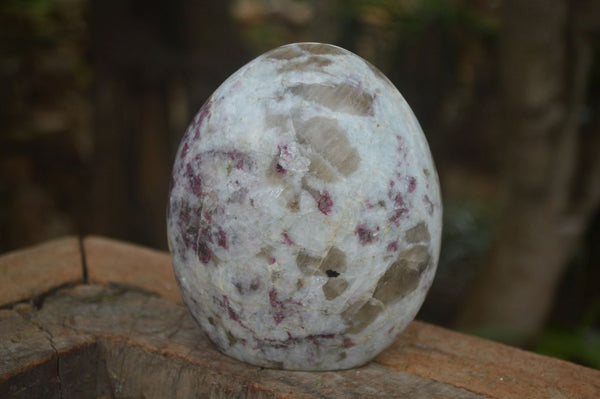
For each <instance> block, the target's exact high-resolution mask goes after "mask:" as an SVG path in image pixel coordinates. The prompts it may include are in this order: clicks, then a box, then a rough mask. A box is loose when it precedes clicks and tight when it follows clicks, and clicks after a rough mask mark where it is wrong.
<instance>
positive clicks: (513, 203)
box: [0, 0, 600, 368]
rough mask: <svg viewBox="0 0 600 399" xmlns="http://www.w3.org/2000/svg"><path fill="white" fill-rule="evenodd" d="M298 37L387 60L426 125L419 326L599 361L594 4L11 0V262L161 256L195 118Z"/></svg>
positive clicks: (5, 192) (2, 196) (5, 183)
mask: <svg viewBox="0 0 600 399" xmlns="http://www.w3.org/2000/svg"><path fill="white" fill-rule="evenodd" d="M298 41H318V42H327V43H333V44H337V45H339V46H342V47H344V48H347V49H349V50H351V51H353V52H355V53H356V54H358V55H360V56H362V57H363V58H365V59H367V60H369V61H371V62H372V63H373V64H375V65H376V66H378V67H379V69H381V70H382V71H383V72H384V73H385V74H386V75H387V76H388V77H389V78H390V79H391V80H392V81H393V82H394V84H395V85H396V87H398V89H399V90H400V92H401V93H402V94H403V96H404V97H405V98H406V99H407V101H408V102H409V104H410V105H411V107H412V108H413V111H414V112H415V114H416V115H417V118H418V119H419V121H420V123H421V125H422V127H423V130H424V132H425V134H426V136H427V139H428V141H429V143H430V146H431V149H432V152H433V155H434V159H435V160H436V164H437V167H438V172H439V175H440V180H441V185H442V190H443V199H444V208H445V209H444V212H445V214H444V234H443V246H442V253H441V258H440V264H439V268H438V274H437V277H436V280H435V282H434V285H433V286H432V288H431V290H430V293H429V296H428V298H427V300H426V302H425V305H424V306H423V308H422V310H421V312H420V313H419V316H418V318H419V319H422V320H425V321H429V322H432V323H435V324H438V325H442V326H448V327H450V328H454V329H459V330H462V331H466V332H469V333H475V334H478V335H482V336H485V337H489V338H492V339H495V340H500V341H503V342H507V343H510V344H513V345H519V346H521V347H524V348H527V349H530V350H534V351H538V352H540V353H545V354H549V355H552V356H557V357H562V358H565V359H568V360H570V361H574V362H578V363H581V364H584V365H586V366H590V367H595V368H600V2H598V1H595V0H577V1H575V0H532V1H518V0H510V1H509V0H229V1H214V0H206V1H203V0H197V1H192V0H189V1H188V0H174V1H169V2H167V1H159V0H1V1H0V253H4V252H7V251H10V250H13V249H16V248H20V247H24V246H27V245H31V244H35V243H38V242H42V241H45V240H48V239H51V238H55V237H60V236H64V235H69V234H76V235H87V234H101V235H106V236H110V237H114V238H118V239H123V240H128V241H132V242H135V243H139V244H143V245H148V246H151V247H154V248H159V249H163V250H166V232H165V207H166V195H167V188H168V185H169V175H170V169H171V165H172V161H173V158H174V154H175V151H176V149H177V145H178V142H179V140H180V138H181V136H182V135H183V132H184V130H185V128H186V126H187V124H188V123H189V121H190V120H191V118H192V117H193V115H194V114H195V112H196V111H197V110H198V109H199V108H200V106H201V105H202V103H203V102H204V101H205V100H206V99H207V98H208V96H210V94H211V93H212V92H213V91H214V90H215V89H216V88H217V87H218V86H219V84H220V83H221V82H222V81H223V80H224V79H226V78H227V77H228V76H229V75H230V74H231V73H233V72H234V71H235V70H237V69H238V68H240V67H241V66H242V65H243V64H245V63H246V62H248V61H249V60H251V59H252V58H254V57H256V56H257V55H259V54H261V53H262V52H264V51H266V50H269V49H271V48H273V47H276V46H279V45H281V44H285V43H289V42H298ZM0 278H1V274H0Z"/></svg>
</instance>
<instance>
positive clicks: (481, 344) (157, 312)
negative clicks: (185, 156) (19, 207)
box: [0, 237, 600, 399]
mask: <svg viewBox="0 0 600 399" xmlns="http://www.w3.org/2000/svg"><path fill="white" fill-rule="evenodd" d="M72 240H75V241H72ZM83 242H84V245H83V246H82V247H83V248H84V250H85V254H84V255H85V256H84V258H85V264H86V265H87V274H88V280H89V281H90V282H91V283H81V284H72V282H78V281H81V277H82V275H83V273H84V272H83V269H82V268H81V267H80V269H79V273H80V274H79V275H77V274H76V273H74V274H73V275H70V277H69V279H66V280H65V279H64V278H63V279H58V280H55V282H54V283H53V284H48V283H47V281H44V280H45V279H46V280H48V279H50V276H49V275H48V274H49V273H54V272H55V270H56V269H55V268H53V267H49V266H48V265H57V264H61V261H59V260H53V259H52V257H53V256H63V255H66V257H67V258H68V259H70V260H69V261H68V262H66V261H65V263H73V262H74V259H75V258H77V256H74V255H73V248H72V244H73V243H75V244H77V246H76V248H79V244H78V241H77V239H73V238H69V239H66V240H58V241H55V242H51V243H48V244H46V245H45V246H41V247H34V248H31V249H28V250H25V251H20V252H19V253H17V254H18V255H19V256H17V257H15V253H11V254H8V255H5V256H0V265H4V266H3V267H7V266H6V265H9V266H8V267H9V269H7V270H10V273H11V276H13V275H19V274H20V275H22V276H23V275H24V276H26V272H27V273H32V274H33V275H34V276H32V278H31V279H25V278H23V277H21V279H22V280H23V281H26V282H27V284H29V285H28V286H27V292H29V295H38V296H39V295H43V301H42V300H40V301H35V302H32V303H30V302H21V303H15V302H16V300H15V299H14V298H16V296H10V297H8V298H9V299H8V300H7V299H4V300H5V301H7V302H5V304H9V305H5V306H4V309H2V310H0V360H1V361H0V398H5V397H6V398H31V397H43V398H62V399H67V398H80V397H92V398H166V397H168V398H189V397H207V398H238V397H240V398H395V397H398V398H469V399H480V398H543V399H546V398H578V399H579V398H583V399H587V398H589V399H597V398H599V397H600V371H598V370H592V369H589V368H585V367H581V366H578V365H575V364H572V363H568V362H564V361H560V360H557V359H552V358H549V357H545V356H540V355H536V354H533V353H530V352H526V351H522V350H519V349H516V348H512V347H509V346H505V345H501V344H497V343H493V342H490V341H487V340H483V339H479V338H475V337H471V336H468V335H464V334H460V333H457V332H453V331H450V330H447V329H443V328H440V327H436V326H432V325H429V324H426V323H422V322H418V321H414V322H413V323H411V324H410V326H409V327H408V328H407V330H406V331H405V332H404V333H403V334H401V335H400V337H399V338H398V340H397V341H396V342H395V343H394V345H392V346H391V347H390V348H388V349H387V350H386V351H384V352H383V353H381V354H380V355H379V356H378V357H377V358H376V359H375V360H374V361H372V362H371V363H369V364H367V365H366V366H363V367H360V368H357V369H353V370H344V371H337V372H333V371H329V372H299V371H282V370H271V369H263V368H260V367H255V366H251V365H248V364H245V363H241V362H239V361H237V360H235V359H232V358H229V357H227V356H224V355H223V354H221V353H220V352H218V351H217V350H216V349H215V347H214V346H213V345H212V344H211V343H210V342H209V341H208V340H207V338H206V337H205V336H204V334H203V333H202V332H201V330H200V329H199V327H198V326H197V325H196V323H195V322H194V320H193V319H192V317H191V316H190V314H189V312H188V311H187V309H186V308H185V307H184V306H183V305H182V304H181V299H180V296H179V294H178V292H177V291H174V289H175V290H176V283H175V280H174V277H173V274H172V268H171V261H170V258H169V256H168V254H165V253H163V252H158V251H153V250H150V249H147V248H143V247H140V246H137V245H132V244H127V243H123V242H118V241H115V240H110V239H105V238H101V237H91V238H87V239H84V241H83ZM69 243H70V244H69ZM69 246H71V250H67V249H68V248H69ZM53 247H56V248H53ZM40 248H41V249H40ZM29 251H31V252H32V253H27V252H29ZM52 254H53V255H52ZM75 254H76V255H79V259H81V255H82V254H81V253H78V252H77V251H75ZM23 259H28V261H26V262H25V261H23ZM36 262H39V263H40V265H41V266H40V267H39V268H37V267H35V264H36ZM75 263H76V262H75ZM17 265H26V266H25V267H26V269H24V270H21V271H18V272H17V271H15V270H14V269H15V268H17ZM80 266H81V265H80ZM15 281H17V280H15V279H14V278H12V279H10V280H9V279H2V280H0V293H3V292H8V289H7V287H6V285H7V284H13V283H14V282H15ZM56 281H59V283H57V282H56ZM65 282H68V283H70V284H71V285H68V286H67V287H65V288H62V289H59V290H56V287H59V286H61V285H64V283H65ZM57 284H58V285H57ZM173 287H174V288H173ZM48 292H49V293H48ZM175 294H176V295H175ZM0 298H4V297H1V296H0ZM18 298H21V299H24V298H23V294H22V295H21V296H19V297H18ZM10 304H12V305H10ZM36 306H37V307H36Z"/></svg>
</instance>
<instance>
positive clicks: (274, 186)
mask: <svg viewBox="0 0 600 399" xmlns="http://www.w3.org/2000/svg"><path fill="white" fill-rule="evenodd" d="M441 216H442V209H441V200H440V192H439V183H438V178H437V174H436V171H435V167H434V165H433V161H432V159H431V155H430V152H429V149H428V146H427V142H426V140H425V138H424V135H423V133H422V131H421V129H420V127H419V124H418V122H417V121H416V119H415V117H414V115H413V113H412V111H411V110H410V108H409V106H408V104H407V103H406V101H405V100H404V99H403V98H402V96H401V95H400V93H399V92H398V90H397V89H396V88H395V87H394V86H393V85H392V84H391V83H390V81H389V80H388V79H387V78H386V77H385V76H384V75H383V74H382V73H381V72H379V71H378V70H377V69H376V68H374V67H373V66H372V65H370V64H369V63H368V62H366V61H365V60H363V59H362V58H360V57H358V56H356V55H354V54H352V53H350V52H348V51H346V50H344V49H341V48H339V47H335V46H331V45H325V44H316V43H299V44H293V45H287V46H283V47H280V48H277V49H275V50H273V51H270V52H268V53H266V54H264V55H262V56H260V57H258V58H257V59H255V60H254V61H252V62H250V63H249V64H247V65H246V66H244V67H243V68H241V69H240V70H239V71H238V72H236V73H235V74H234V75H232V76H231V77H230V78H229V79H228V80H227V81H225V82H224V83H223V84H222V85H221V87H219V88H218V89H217V91H216V92H215V93H214V94H213V95H212V96H211V98H210V99H209V100H208V101H207V102H206V104H205V105H204V106H203V107H202V109H201V110H200V112H199V113H198V115H197V116H196V118H195V119H194V121H193V122H192V124H191V125H190V127H189V128H188V130H187V132H186V134H185V136H184V138H183V140H182V142H181V144H180V147H179V151H178V154H177V157H176V161H175V165H174V169H173V182H172V188H171V191H170V195H169V209H168V234H169V245H170V248H171V252H172V255H173V264H174V268H175V275H176V277H177V280H178V282H179V285H180V289H181V293H182V297H183V299H184V302H185V303H186V305H187V306H188V307H189V309H190V311H191V312H192V314H193V315H194V317H195V318H196V320H197V321H198V323H199V324H200V325H201V327H202V329H203V330H204V331H205V332H206V333H207V335H208V337H209V338H210V339H211V341H212V342H213V343H214V344H215V345H216V346H217V347H218V348H220V350H221V351H223V352H224V353H226V354H228V355H230V356H233V357H235V358H237V359H240V360H243V361H246V362H249V363H252V364H256V365H260V366H265V367H273V368H285V369H304V370H331V369H343V368H350V367H355V366H358V365H361V364H364V363H365V362H367V361H368V360H370V359H372V358H373V357H374V356H376V355H377V354H378V353H379V352H380V351H381V350H383V349H384V348H386V347H387V346H389V345H390V344H391V343H392V342H393V341H394V339H395V338H396V337H397V336H398V334H400V333H401V331H402V330H403V329H404V328H405V327H406V325H408V323H409V322H410V321H411V320H412V319H413V318H414V317H415V315H416V313H417V311H418V309H419V307H420V306H421V304H422V302H423V300H424V298H425V295H426V293H427V290H428V288H429V286H430V284H431V282H432V280H433V277H434V274H435V269H436V265H437V260H438V254H439V246H440V234H441Z"/></svg>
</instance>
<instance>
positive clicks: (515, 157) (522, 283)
mask: <svg viewBox="0 0 600 399" xmlns="http://www.w3.org/2000/svg"><path fill="white" fill-rule="evenodd" d="M503 7H504V10H503V26H502V31H501V33H500V35H501V37H500V41H501V47H500V70H501V83H502V88H503V92H502V97H503V102H504V104H503V105H504V111H505V125H504V127H505V130H504V131H505V139H506V159H507V164H506V165H505V178H506V195H507V203H506V212H505V216H504V218H503V220H502V221H501V226H500V228H499V232H498V235H497V239H496V241H495V245H494V247H493V248H492V250H491V252H490V254H489V258H488V261H487V263H486V265H485V267H484V269H483V272H482V273H481V275H480V276H479V278H478V279H476V281H475V284H474V289H473V292H472V294H471V296H470V298H469V299H468V301H467V302H466V304H465V307H464V309H463V312H462V314H461V315H460V317H459V320H458V324H459V327H461V328H463V329H467V330H471V331H474V332H477V333H480V334H482V335H486V336H489V337H491V338H495V339H500V340H503V341H508V342H510V343H513V344H523V343H525V342H527V341H528V340H529V339H531V338H532V337H533V336H534V335H535V334H536V333H537V332H539V330H540V328H541V327H542V326H543V323H544V321H545V319H546V316H547V314H548V312H549V309H550V307H551V304H552V301H553V296H554V292H555V290H556V287H557V283H558V281H559V280H560V277H561V275H562V273H563V271H564V269H565V266H566V265H567V261H568V259H569V257H570V255H571V254H572V251H573V249H574V246H575V245H576V243H577V242H578V240H579V239H580V237H581V236H582V234H583V233H584V232H585V229H586V227H587V224H588V222H589V220H590V218H591V217H592V216H593V212H594V211H595V210H596V209H597V208H598V205H599V203H600V157H598V154H599V153H600V152H599V151H598V150H600V146H599V145H600V129H599V128H598V127H596V128H595V129H594V130H593V131H589V132H582V131H581V129H580V118H581V112H582V109H583V106H584V104H585V98H586V94H587V93H586V89H587V87H588V82H589V77H590V71H591V66H592V62H593V51H592V50H593V49H592V37H593V35H594V33H596V32H598V28H599V26H598V25H599V23H598V21H600V7H599V6H598V3H597V2H593V1H568V0H552V1H543V0H535V1H527V2H523V1H518V0H507V1H505V2H504V3H503Z"/></svg>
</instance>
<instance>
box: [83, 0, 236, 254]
mask: <svg viewBox="0 0 600 399" xmlns="http://www.w3.org/2000/svg"><path fill="white" fill-rule="evenodd" d="M91 5H92V7H91V26H92V56H93V61H94V73H95V90H94V106H95V107H94V109H95V125H94V134H95V159H94V166H93V169H94V172H93V182H92V185H91V186H92V191H91V199H90V202H91V208H92V213H91V215H92V219H91V220H90V221H89V222H88V226H87V230H88V232H91V233H96V234H104V235H108V236H111V237H115V238H122V239H127V240H131V241H135V242H138V243H142V244H146V245H149V246H153V247H156V248H163V249H164V248H166V246H167V245H166V222H165V218H166V216H165V214H166V201H167V191H168V185H169V180H170V172H171V167H172V160H173V156H174V153H175V150H176V147H177V143H178V141H179V139H180V138H181V136H182V135H183V133H184V130H185V127H186V125H187V123H188V122H189V121H190V119H191V117H192V116H193V115H194V113H195V112H197V110H198V109H199V108H200V106H201V105H202V102H204V101H205V100H206V99H207V98H208V96H210V94H211V93H212V92H213V91H214V90H215V89H216V88H217V87H218V86H219V84H220V83H221V82H222V81H223V80H224V79H225V78H227V76H228V75H229V74H230V73H232V72H233V71H235V69H236V68H238V67H239V66H241V65H242V62H243V56H242V52H241V47H240V46H239V44H238V41H237V36H236V35H235V29H234V27H233V24H232V21H231V19H230V17H229V13H228V5H229V2H228V1H202V2H188V1H185V0H177V1H172V2H169V3H165V2H162V1H158V0H149V1H137V0H92V2H91Z"/></svg>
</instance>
